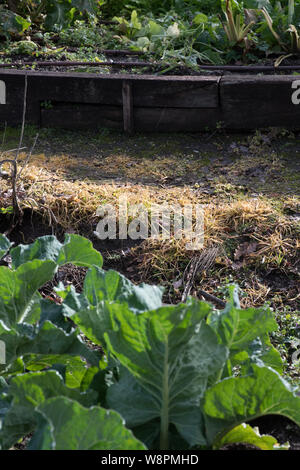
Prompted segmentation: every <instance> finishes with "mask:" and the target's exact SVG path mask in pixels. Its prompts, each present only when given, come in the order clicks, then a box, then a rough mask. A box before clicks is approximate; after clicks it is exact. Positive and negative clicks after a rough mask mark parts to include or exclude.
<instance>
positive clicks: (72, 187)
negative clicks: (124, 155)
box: [0, 155, 300, 305]
mask: <svg viewBox="0 0 300 470" xmlns="http://www.w3.org/2000/svg"><path fill="white" fill-rule="evenodd" d="M22 157H23V158H24V156H22ZM73 160H74V159H72V158H70V157H68V156H60V157H53V158H51V160H49V161H48V160H47V158H46V157H45V156H40V155H39V156H34V157H33V158H32V160H31V161H30V164H29V165H28V166H26V167H25V168H24V171H23V173H22V176H21V179H20V181H19V202H20V205H21V207H22V208H31V209H33V210H34V211H35V212H38V213H39V214H41V215H42V216H43V217H44V218H45V220H47V221H48V223H49V224H52V225H54V226H55V225H57V226H59V227H60V228H61V229H63V230H64V231H65V232H79V233H81V234H83V235H86V236H92V232H93V230H95V227H96V224H97V221H98V219H97V217H96V210H97V208H98V207H99V206H101V205H105V204H112V205H114V206H115V207H118V201H119V197H121V196H124V195H126V197H127V201H128V204H140V203H143V204H144V205H145V206H146V207H148V208H150V207H151V205H152V204H163V203H168V204H170V205H174V204H179V205H181V206H184V205H185V204H201V203H203V207H204V230H205V232H204V248H203V250H206V249H209V248H212V247H219V251H218V256H217V257H216V259H215V263H216V264H217V266H218V271H219V274H220V275H222V273H224V275H225V273H227V271H228V268H230V269H231V267H232V266H233V263H234V249H233V251H232V253H231V255H232V256H231V259H230V255H229V254H228V250H227V248H226V244H228V242H230V241H232V243H233V244H234V246H235V247H237V246H238V244H240V243H242V242H244V241H245V240H247V243H256V244H257V246H256V247H255V249H253V250H252V251H251V253H245V256H244V259H243V260H242V261H245V262H246V264H248V265H249V264H251V263H263V264H264V265H265V266H267V265H270V266H271V267H272V268H274V267H278V268H280V269H286V268H287V267H288V266H291V265H292V266H293V265H294V264H295V263H296V262H297V259H298V260H299V256H300V254H299V250H300V227H299V223H298V224H297V222H296V221H295V220H293V219H292V218H291V217H289V216H286V215H284V214H283V212H282V211H280V210H278V209H277V208H276V207H274V204H273V203H272V201H268V200H267V199H266V198H263V197H258V198H246V197H240V198H238V199H236V200H229V201H228V200H227V201H226V200H224V199H217V198H212V197H209V199H207V196H202V195H201V193H200V191H199V190H195V189H193V188H190V187H188V186H186V187H160V186H149V185H148V186H147V185H140V184H131V183H103V184H99V183H94V182H91V181H90V180H89V179H86V180H82V179H78V180H75V181H72V180H70V179H69V175H67V174H66V173H67V171H68V168H69V166H70V167H71V166H72V165H73V164H74V161H73ZM123 163H124V162H123ZM130 171H132V168H131V170H130ZM10 187H11V183H10V180H9V179H5V180H4V179H1V190H0V206H2V207H5V206H7V205H10V204H11V201H10V197H9V196H8V195H9V190H10ZM284 207H289V208H291V210H296V209H297V208H298V207H299V199H298V198H296V197H292V198H289V199H287V200H286V201H285V202H284ZM226 250H227V251H226ZM195 254H196V253H195V252H193V251H187V250H186V240H175V239H171V240H166V241H163V240H152V239H147V240H145V241H144V242H143V244H142V245H141V246H139V247H137V248H135V249H132V256H133V257H134V258H135V263H136V264H135V266H136V270H137V271H138V272H139V274H140V277H141V278H142V280H151V281H152V282H155V281H157V282H162V281H163V282H166V283H170V282H173V281H174V279H176V278H178V276H180V273H182V272H183V271H184V270H185V268H186V266H187V264H188V263H189V261H190V260H191V259H192V258H193V257H194V256H195ZM201 275H202V278H203V279H205V278H206V272H205V270H204V271H203V272H202V273H201ZM269 290H270V289H269V288H268V287H267V286H266V285H265V284H263V283H261V282H259V281H257V280H255V279H252V280H250V279H249V286H248V289H247V292H248V294H249V295H248V300H249V301H250V302H252V303H253V305H255V304H257V303H258V304H259V303H263V301H264V300H265V299H266V298H267V296H268V293H269ZM211 291H212V292H213V286H212V290H211Z"/></svg>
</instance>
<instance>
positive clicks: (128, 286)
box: [62, 266, 163, 346]
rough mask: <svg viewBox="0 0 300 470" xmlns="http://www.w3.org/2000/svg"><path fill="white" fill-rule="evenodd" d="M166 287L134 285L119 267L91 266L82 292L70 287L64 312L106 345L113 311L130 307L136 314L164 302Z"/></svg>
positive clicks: (93, 338) (86, 333)
mask: <svg viewBox="0 0 300 470" xmlns="http://www.w3.org/2000/svg"><path fill="white" fill-rule="evenodd" d="M162 294H163V289H162V288H160V287H157V286H150V285H148V284H140V285H138V286H136V285H134V284H133V283H132V282H130V281H129V280H128V279H126V278H125V277H124V276H123V275H122V274H119V273H117V272H116V271H112V270H110V271H104V270H103V269H100V268H98V267H96V266H94V267H92V268H91V269H89V271H88V272H87V275H86V277H85V281H84V287H83V293H82V294H78V293H76V292H75V290H74V289H70V290H69V292H68V294H67V295H66V297H65V299H64V302H63V304H62V308H63V312H64V314H65V315H66V316H67V317H69V318H71V319H72V320H73V321H74V322H75V323H76V324H77V325H78V326H79V327H80V329H81V330H82V331H83V333H84V334H85V335H86V336H87V337H88V338H89V339H90V340H91V341H94V342H95V343H96V344H99V345H102V346H104V345H105V341H104V332H105V331H107V330H108V329H110V328H111V318H112V313H113V312H115V311H117V310H118V309H119V310H128V309H130V310H131V311H132V312H134V313H135V314H139V313H142V312H145V311H147V310H150V309H154V308H158V307H160V306H161V305H162Z"/></svg>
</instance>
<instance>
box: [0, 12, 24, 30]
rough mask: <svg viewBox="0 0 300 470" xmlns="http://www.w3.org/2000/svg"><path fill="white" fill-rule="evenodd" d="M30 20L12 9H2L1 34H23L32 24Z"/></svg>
mask: <svg viewBox="0 0 300 470" xmlns="http://www.w3.org/2000/svg"><path fill="white" fill-rule="evenodd" d="M30 24H31V23H30V21H27V20H25V19H24V18H22V16H20V15H17V14H16V13H14V12H12V11H10V10H0V34H3V35H5V36H7V37H8V35H10V34H22V33H23V32H24V31H26V29H28V28H29V26H30Z"/></svg>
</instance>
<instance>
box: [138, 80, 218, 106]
mask: <svg viewBox="0 0 300 470" xmlns="http://www.w3.org/2000/svg"><path fill="white" fill-rule="evenodd" d="M170 78H172V80H168V79H170ZM219 80H220V77H160V78H158V77H155V79H153V77H152V79H149V78H145V79H144V80H132V84H133V105H134V106H139V107H144V108H145V107H153V108H155V107H168V108H217V107H218V106H219V91H218V88H219Z"/></svg>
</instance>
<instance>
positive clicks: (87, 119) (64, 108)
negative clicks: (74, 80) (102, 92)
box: [40, 102, 123, 130]
mask: <svg viewBox="0 0 300 470" xmlns="http://www.w3.org/2000/svg"><path fill="white" fill-rule="evenodd" d="M40 125H41V127H54V128H55V127H58V128H62V129H99V128H110V129H118V130H122V129H123V109H122V107H121V106H107V105H93V104H82V103H79V104H76V103H73V104H70V103H67V104H66V103H56V102H53V103H51V107H50V108H41V117H40Z"/></svg>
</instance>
